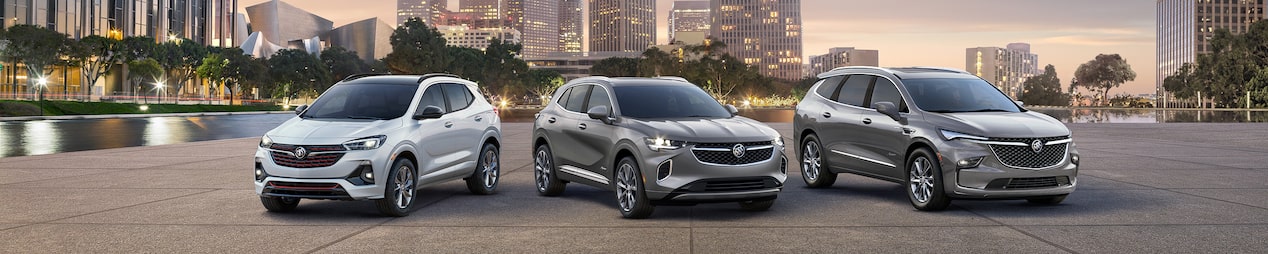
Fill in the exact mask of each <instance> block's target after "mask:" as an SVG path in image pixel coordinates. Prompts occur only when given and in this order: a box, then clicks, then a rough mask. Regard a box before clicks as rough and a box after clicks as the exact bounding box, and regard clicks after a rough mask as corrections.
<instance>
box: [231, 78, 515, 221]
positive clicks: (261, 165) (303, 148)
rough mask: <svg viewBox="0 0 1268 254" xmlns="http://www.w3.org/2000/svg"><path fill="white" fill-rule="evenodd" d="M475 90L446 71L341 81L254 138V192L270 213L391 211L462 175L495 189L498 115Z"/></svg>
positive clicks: (470, 184) (472, 184)
mask: <svg viewBox="0 0 1268 254" xmlns="http://www.w3.org/2000/svg"><path fill="white" fill-rule="evenodd" d="M477 91H479V90H478V89H477V88H476V84H475V83H474V82H471V81H467V80H463V79H460V78H458V77H457V76H452V75H446V74H429V75H423V76H409V75H381V76H374V75H355V76H351V77H348V78H347V79H344V80H343V81H340V82H339V83H338V84H335V85H334V86H332V87H331V88H330V89H329V90H327V91H326V92H325V93H323V94H322V95H321V97H318V98H317V100H316V101H315V102H313V105H312V106H311V107H308V106H300V107H299V108H296V109H295V112H296V113H297V114H298V116H297V117H295V118H292V119H290V120H288V121H286V122H284V123H282V124H281V125H280V126H278V127H277V128H274V129H273V130H270V131H269V132H268V133H266V134H265V135H264V137H262V138H261V139H260V145H259V147H258V148H257V149H256V152H255V192H256V194H259V195H260V202H262V203H263V204H264V208H266V209H268V210H269V211H270V212H285V211H290V210H293V209H295V207H296V206H297V205H299V200H300V199H301V198H306V199H332V200H367V199H368V200H375V202H376V203H377V205H378V209H379V211H380V212H382V213H383V214H385V215H389V216H398V217H399V216H405V215H408V214H409V212H410V208H411V207H412V206H413V205H414V200H415V197H414V196H415V193H416V191H417V190H418V189H420V188H423V187H426V186H428V185H432V184H438V183H442V182H446V181H449V180H456V179H466V182H467V188H468V189H469V190H470V191H471V192H472V193H476V194H492V193H493V192H494V191H495V190H496V189H497V185H498V178H499V175H500V168H499V164H500V163H498V162H499V160H498V159H499V158H500V157H499V152H498V151H499V147H500V146H501V141H500V140H501V138H502V134H501V133H502V131H501V123H500V121H501V120H499V118H498V114H497V111H496V110H495V109H494V107H493V106H492V105H490V104H489V103H488V102H487V101H486V100H485V99H484V96H482V95H480V93H479V92H477Z"/></svg>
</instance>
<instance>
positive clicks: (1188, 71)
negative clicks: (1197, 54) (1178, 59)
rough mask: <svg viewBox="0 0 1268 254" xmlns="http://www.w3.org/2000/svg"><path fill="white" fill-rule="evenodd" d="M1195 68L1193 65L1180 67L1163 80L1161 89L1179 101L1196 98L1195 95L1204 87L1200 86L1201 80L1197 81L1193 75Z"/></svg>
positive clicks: (1194, 74) (1188, 64)
mask: <svg viewBox="0 0 1268 254" xmlns="http://www.w3.org/2000/svg"><path fill="white" fill-rule="evenodd" d="M1196 66H1197V65H1196V64H1194V63H1185V64H1184V65H1181V66H1180V69H1177V70H1176V72H1175V73H1174V74H1171V75H1170V76H1167V77H1166V78H1164V79H1163V81H1162V89H1163V90H1165V91H1167V92H1168V93H1171V95H1172V96H1175V97H1176V98H1180V99H1188V98H1193V96H1196V93H1197V92H1198V91H1201V89H1202V88H1203V86H1205V85H1204V84H1202V80H1201V79H1198V77H1197V73H1195V72H1196Z"/></svg>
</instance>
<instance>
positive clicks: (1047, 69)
mask: <svg viewBox="0 0 1268 254" xmlns="http://www.w3.org/2000/svg"><path fill="white" fill-rule="evenodd" d="M1022 87H1025V90H1024V91H1022V94H1021V98H1019V99H1020V100H1021V101H1023V102H1025V103H1026V104H1027V105H1050V106H1069V105H1070V96H1069V95H1067V94H1066V93H1064V92H1062V91H1061V78H1058V77H1057V68H1056V67H1053V66H1052V65H1051V64H1049V65H1048V66H1044V67H1043V74H1040V75H1038V76H1034V77H1030V78H1029V79H1026V82H1023V83H1022Z"/></svg>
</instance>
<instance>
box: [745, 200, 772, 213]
mask: <svg viewBox="0 0 1268 254" xmlns="http://www.w3.org/2000/svg"><path fill="white" fill-rule="evenodd" d="M772 205H775V199H773V198H772V199H767V200H749V201H740V209H744V210H745V211H766V210H770V207H771V206H772Z"/></svg>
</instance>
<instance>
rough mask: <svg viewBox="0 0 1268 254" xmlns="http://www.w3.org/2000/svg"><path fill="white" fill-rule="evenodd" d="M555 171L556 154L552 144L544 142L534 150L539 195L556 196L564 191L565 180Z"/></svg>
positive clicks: (535, 175)
mask: <svg viewBox="0 0 1268 254" xmlns="http://www.w3.org/2000/svg"><path fill="white" fill-rule="evenodd" d="M557 173H558V172H557V171H555V155H554V154H553V153H550V146H548V145H545V144H542V145H539V146H537V150H536V151H534V152H533V179H534V182H536V183H537V195H542V196H547V197H554V196H559V194H563V193H564V187H566V186H565V185H564V182H563V181H560V180H559V176H558V175H556V174H557Z"/></svg>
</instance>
